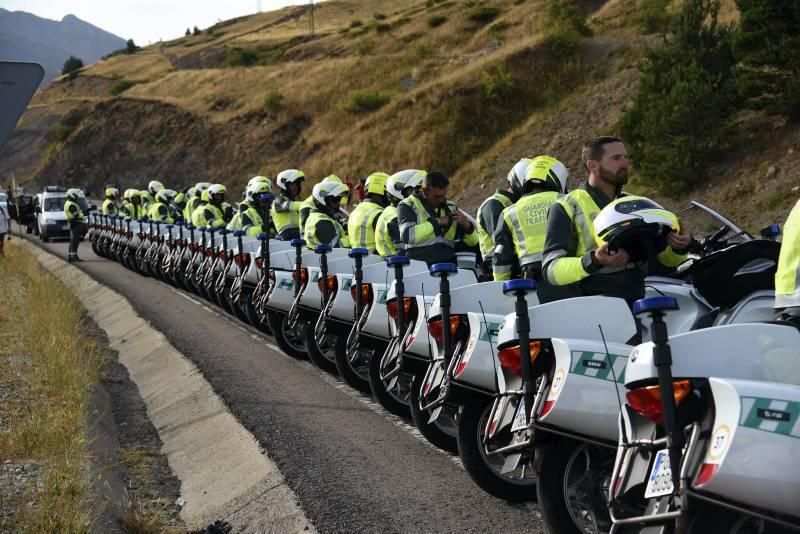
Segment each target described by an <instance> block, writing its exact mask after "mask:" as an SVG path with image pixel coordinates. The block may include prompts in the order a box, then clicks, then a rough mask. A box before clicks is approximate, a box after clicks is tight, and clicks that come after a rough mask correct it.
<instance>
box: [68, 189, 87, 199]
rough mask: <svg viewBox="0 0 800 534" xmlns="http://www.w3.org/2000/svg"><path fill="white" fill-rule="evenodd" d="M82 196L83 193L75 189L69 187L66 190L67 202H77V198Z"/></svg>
mask: <svg viewBox="0 0 800 534" xmlns="http://www.w3.org/2000/svg"><path fill="white" fill-rule="evenodd" d="M82 196H83V191H81V190H80V189H78V188H77V187H71V188H69V189H67V198H68V199H69V200H72V201H75V200H78V198H79V197H82Z"/></svg>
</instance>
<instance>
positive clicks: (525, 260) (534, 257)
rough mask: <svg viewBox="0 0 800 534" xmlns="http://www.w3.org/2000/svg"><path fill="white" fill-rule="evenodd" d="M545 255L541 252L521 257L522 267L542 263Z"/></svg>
mask: <svg viewBox="0 0 800 534" xmlns="http://www.w3.org/2000/svg"><path fill="white" fill-rule="evenodd" d="M543 256H544V255H543V254H542V253H541V252H534V253H533V254H526V255H525V256H521V257H520V258H519V264H520V265H528V264H529V263H534V262H537V261H542V257H543Z"/></svg>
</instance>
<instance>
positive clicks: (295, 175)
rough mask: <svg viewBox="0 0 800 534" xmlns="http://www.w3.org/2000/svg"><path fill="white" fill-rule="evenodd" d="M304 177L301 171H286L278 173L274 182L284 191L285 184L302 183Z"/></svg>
mask: <svg viewBox="0 0 800 534" xmlns="http://www.w3.org/2000/svg"><path fill="white" fill-rule="evenodd" d="M305 177H306V175H305V174H303V171H298V170H297V169H287V170H285V171H281V172H279V173H278V177H277V178H276V180H275V181H276V182H277V183H278V187H280V188H281V189H282V190H284V191H286V186H287V184H290V183H292V182H297V181H302V180H304V179H305Z"/></svg>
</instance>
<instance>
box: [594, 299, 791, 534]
mask: <svg viewBox="0 0 800 534" xmlns="http://www.w3.org/2000/svg"><path fill="white" fill-rule="evenodd" d="M677 310H678V303H677V301H675V300H674V299H671V298H669V297H655V298H647V299H642V300H640V301H637V302H636V303H635V305H634V311H635V312H636V313H639V314H647V315H649V316H650V318H651V322H652V325H653V340H652V341H651V342H648V343H644V344H641V345H639V346H637V347H636V348H635V349H634V350H633V352H632V353H631V355H630V358H629V359H628V362H627V364H626V366H625V371H624V375H625V381H624V383H625V389H626V390H627V391H626V393H625V404H624V405H623V407H622V410H621V412H620V422H619V446H618V449H617V455H616V459H615V463H614V469H613V472H612V478H611V480H612V481H613V482H614V483H613V485H612V486H610V487H609V491H608V497H609V511H610V516H611V519H612V522H613V528H612V531H613V532H632V531H637V532H638V531H640V530H641V531H644V530H647V531H650V530H652V529H654V528H659V527H660V528H663V529H665V530H667V531H672V530H673V529H674V530H675V531H676V532H687V531H688V532H708V531H709V530H712V529H713V530H715V531H725V532H728V531H737V532H740V531H755V532H773V531H783V530H787V531H788V530H800V512H798V508H797V503H798V502H800V466H798V464H797V462H796V461H795V458H796V456H797V454H798V453H800V440H798V438H800V432H798V428H800V427H798V421H799V420H800V373H798V371H797V361H798V358H800V331H798V327H797V325H796V324H793V323H782V322H775V323H772V324H766V323H762V324H759V323H751V324H736V325H725V326H717V327H712V328H708V329H705V330H699V331H695V332H688V333H683V334H678V335H675V336H672V337H671V338H670V337H668V329H667V326H666V323H665V321H664V316H665V315H666V314H668V313H674V311H677ZM701 347H702V349H701V350H702V357H699V356H700V355H699V354H698V350H699V348H701ZM673 466H675V468H674V469H673V468H672V467H673ZM648 527H649V528H648Z"/></svg>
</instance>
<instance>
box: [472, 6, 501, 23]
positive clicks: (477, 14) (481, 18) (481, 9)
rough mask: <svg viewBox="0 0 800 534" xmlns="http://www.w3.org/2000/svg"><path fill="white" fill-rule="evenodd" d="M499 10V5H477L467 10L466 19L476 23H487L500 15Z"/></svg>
mask: <svg viewBox="0 0 800 534" xmlns="http://www.w3.org/2000/svg"><path fill="white" fill-rule="evenodd" d="M501 11H502V10H501V9H500V8H499V7H494V6H478V7H474V8H472V9H470V10H469V12H468V13H467V19H469V20H470V21H472V22H474V23H476V24H489V23H490V22H492V21H493V20H494V19H496V18H497V16H498V15H500V13H501Z"/></svg>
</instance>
